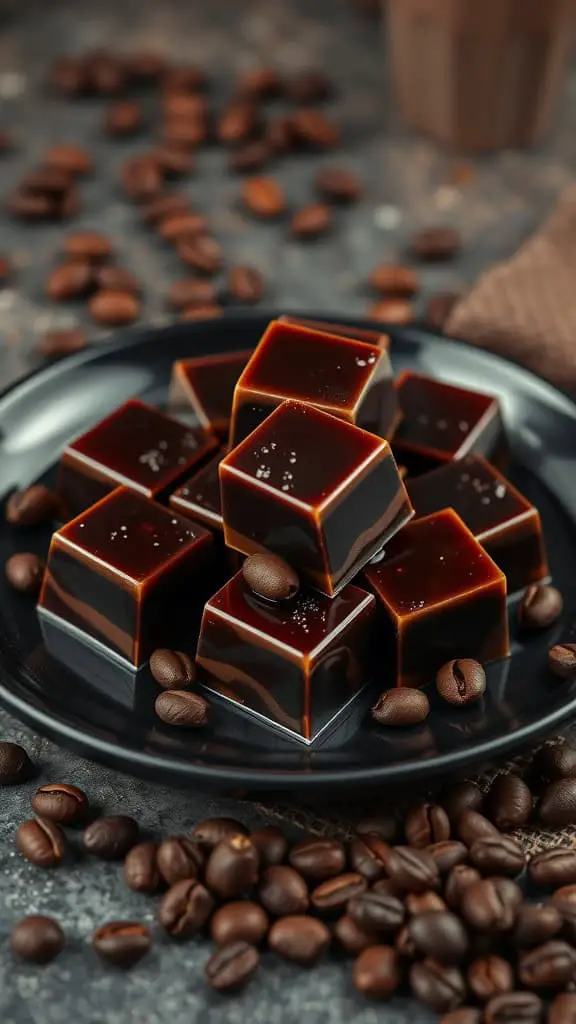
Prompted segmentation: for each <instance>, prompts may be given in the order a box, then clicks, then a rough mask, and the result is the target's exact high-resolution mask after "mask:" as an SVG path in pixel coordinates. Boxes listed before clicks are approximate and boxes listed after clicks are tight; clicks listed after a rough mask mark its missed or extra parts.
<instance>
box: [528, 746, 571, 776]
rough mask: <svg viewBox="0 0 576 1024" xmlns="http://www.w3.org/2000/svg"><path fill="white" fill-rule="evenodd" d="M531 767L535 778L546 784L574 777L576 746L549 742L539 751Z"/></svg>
mask: <svg viewBox="0 0 576 1024" xmlns="http://www.w3.org/2000/svg"><path fill="white" fill-rule="evenodd" d="M531 767H532V771H533V775H534V778H535V780H537V782H538V783H540V784H542V785H544V786H547V785H549V784H550V783H551V782H558V781H559V780H560V779H569V778H573V777H575V776H576V747H571V746H570V744H569V743H561V744H555V745H554V746H550V744H547V745H546V746H545V747H542V748H541V749H540V750H539V751H538V753H537V754H536V756H535V758H534V760H533V762H532V765H531Z"/></svg>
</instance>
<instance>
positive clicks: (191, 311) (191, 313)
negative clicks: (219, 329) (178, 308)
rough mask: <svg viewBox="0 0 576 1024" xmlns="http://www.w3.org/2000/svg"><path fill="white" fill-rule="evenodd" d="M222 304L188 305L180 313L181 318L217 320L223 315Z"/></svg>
mask: <svg viewBox="0 0 576 1024" xmlns="http://www.w3.org/2000/svg"><path fill="white" fill-rule="evenodd" d="M223 314H224V310H223V309H222V306H217V305H213V306H186V309H183V310H182V312H181V314H180V319H181V320H215V319H217V318H218V317H220V316H223Z"/></svg>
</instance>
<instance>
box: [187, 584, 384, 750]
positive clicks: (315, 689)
mask: <svg viewBox="0 0 576 1024" xmlns="http://www.w3.org/2000/svg"><path fill="white" fill-rule="evenodd" d="M374 608H375V601H374V598H373V596H372V595H371V594H368V593H366V591H364V590H361V589H360V588H359V587H354V586H348V587H346V588H345V589H344V590H343V591H342V592H341V593H340V594H339V595H338V597H335V598H334V599H333V600H331V599H330V598H328V597H326V596H324V595H323V594H318V593H314V592H313V591H311V590H307V589H305V588H302V589H301V590H300V592H299V593H298V594H297V596H296V597H295V598H294V599H293V600H291V601H283V602H278V603H272V602H269V601H264V600H262V599H261V598H259V597H257V596H256V595H255V594H252V593H251V591H249V589H248V588H247V586H246V584H245V583H244V579H243V576H242V573H241V572H239V573H237V574H236V575H235V576H233V577H232V579H231V580H230V581H229V582H228V583H226V585H225V586H224V587H222V589H221V590H219V591H218V593H217V594H215V595H214V597H212V598H210V600H209V601H208V602H207V604H206V607H205V609H204V615H203V618H202V626H201V629H200V639H199V641H198V651H197V659H196V660H197V662H198V666H199V669H200V675H201V678H202V680H203V681H204V682H205V684H206V685H207V686H208V687H209V688H210V689H211V690H214V691H215V692H217V693H219V694H221V695H222V696H224V697H227V698H228V699H229V700H231V701H234V702H236V703H237V704H238V705H239V706H241V707H242V708H243V709H244V710H246V711H251V712H253V713H255V714H256V715H258V716H259V717H260V718H261V719H262V720H264V721H266V722H268V723H269V724H272V725H275V726H277V727H280V728H282V729H284V730H286V731H288V732H289V733H292V734H293V735H294V736H297V737H300V738H301V739H304V740H306V741H310V740H313V739H315V738H317V736H318V735H319V733H320V732H321V731H322V730H323V729H324V728H326V726H327V725H328V724H329V723H333V722H334V719H335V717H336V716H337V715H338V713H339V712H341V711H342V710H343V708H345V707H346V706H347V705H349V704H350V702H351V700H353V699H354V697H356V696H358V694H359V693H360V692H361V690H362V689H363V688H364V686H365V685H366V683H367V681H368V679H369V671H370V661H371V655H372V652H373V637H374V633H373V629H374Z"/></svg>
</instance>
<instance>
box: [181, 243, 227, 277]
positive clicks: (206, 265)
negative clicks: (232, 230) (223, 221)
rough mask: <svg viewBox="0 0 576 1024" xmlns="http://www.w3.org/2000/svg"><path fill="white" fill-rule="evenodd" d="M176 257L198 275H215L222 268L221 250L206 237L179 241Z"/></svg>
mask: <svg viewBox="0 0 576 1024" xmlns="http://www.w3.org/2000/svg"><path fill="white" fill-rule="evenodd" d="M178 256H179V257H180V259H181V260H182V262H183V263H186V264H187V265H188V266H190V267H194V270H197V271H198V272H199V273H200V274H208V275H212V274H216V273H218V271H219V270H220V268H221V266H222V250H221V248H220V246H219V245H218V242H217V241H216V240H215V239H214V238H210V237H209V236H208V235H199V236H198V237H197V238H183V239H181V240H180V242H179V244H178Z"/></svg>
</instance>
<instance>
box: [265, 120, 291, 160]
mask: <svg viewBox="0 0 576 1024" xmlns="http://www.w3.org/2000/svg"><path fill="white" fill-rule="evenodd" d="M266 142H267V143H268V146H269V148H270V150H271V151H272V153H274V154H276V155H278V156H279V155H281V154H285V153H289V152H291V150H292V149H293V148H294V145H295V142H296V136H295V133H294V126H293V124H292V118H291V117H290V115H289V114H281V115H280V116H279V117H272V118H270V121H269V123H268V128H267V131H266Z"/></svg>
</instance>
